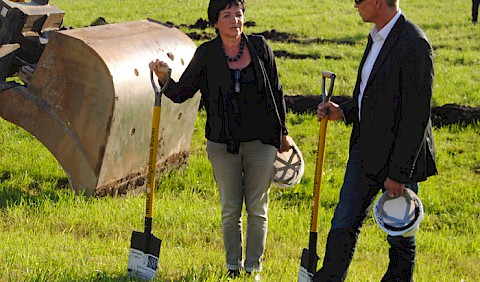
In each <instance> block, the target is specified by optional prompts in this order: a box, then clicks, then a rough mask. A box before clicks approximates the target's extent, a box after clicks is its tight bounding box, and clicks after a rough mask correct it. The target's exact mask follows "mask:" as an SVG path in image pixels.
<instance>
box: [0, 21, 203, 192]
mask: <svg viewBox="0 0 480 282" xmlns="http://www.w3.org/2000/svg"><path fill="white" fill-rule="evenodd" d="M195 48H196V45H195V44H194V42H193V41H192V40H191V39H190V38H189V37H188V36H186V35H185V34H184V33H182V32H181V31H180V30H178V29H176V28H174V27H170V26H168V25H164V24H161V23H158V22H155V21H152V20H141V21H134V22H126V23H119V24H108V25H102V26H94V27H86V28H79V29H70V30H64V31H57V32H54V33H53V34H52V36H51V38H50V39H49V42H48V44H47V45H46V47H45V50H44V51H43V53H42V55H41V57H40V60H39V62H38V64H37V66H36V68H35V71H34V73H33V77H31V80H30V82H29V84H28V86H26V87H25V86H16V87H13V88H10V89H7V90H5V91H3V92H1V93H0V116H1V117H3V118H4V119H6V120H8V121H10V122H12V123H14V124H17V125H19V126H21V127H23V128H24V129H25V130H27V131H28V132H30V133H31V134H32V135H34V136H35V137H36V138H37V139H38V140H39V141H40V142H42V143H43V144H44V145H45V146H46V147H47V148H48V150H50V152H52V154H53V155H54V156H55V158H56V159H57V160H58V162H59V163H60V165H61V166H62V167H63V169H64V170H65V172H66V174H67V175H68V178H69V181H70V185H71V186H72V188H73V189H74V190H75V191H77V192H80V191H84V192H85V194H87V195H116V194H125V193H127V191H130V190H137V189H138V188H141V187H144V184H145V181H144V179H145V175H146V173H147V165H148V151H149V150H148V148H149V142H150V140H149V139H150V135H151V134H150V130H151V128H152V126H151V117H152V111H153V109H152V105H153V103H154V99H155V97H154V95H153V94H152V88H151V83H150V77H149V68H148V63H149V62H150V61H151V60H153V59H156V58H159V59H161V60H164V61H167V62H168V63H169V66H170V67H171V68H172V70H173V72H172V78H173V79H175V80H178V78H179V77H180V75H181V74H182V73H183V71H184V69H185V68H186V66H187V64H188V63H189V62H190V60H191V58H192V56H193V54H194V52H195ZM199 102H200V96H199V95H196V96H195V97H194V98H193V99H190V100H188V101H187V102H185V103H182V104H174V103H173V102H171V101H170V100H169V99H168V98H165V97H164V98H163V100H162V105H163V106H162V120H161V124H160V134H159V146H158V157H157V160H158V161H157V170H160V169H165V168H169V167H168V166H169V165H172V166H174V167H175V166H178V165H182V164H184V163H186V161H187V160H188V156H189V151H190V144H191V139H192V134H193V127H194V124H195V119H196V115H197V110H198V106H199Z"/></svg>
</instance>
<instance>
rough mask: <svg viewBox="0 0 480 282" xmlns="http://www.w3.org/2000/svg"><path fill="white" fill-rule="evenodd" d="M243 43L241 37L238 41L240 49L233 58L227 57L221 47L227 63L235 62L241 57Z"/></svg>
mask: <svg viewBox="0 0 480 282" xmlns="http://www.w3.org/2000/svg"><path fill="white" fill-rule="evenodd" d="M244 45H245V43H244V42H243V37H242V39H241V40H240V48H239V49H238V53H237V55H236V56H235V57H233V58H232V57H229V56H228V55H227V52H225V47H224V46H223V45H222V49H223V54H224V55H225V58H226V59H227V60H228V61H229V62H236V61H238V60H239V59H240V57H242V55H243V47H244Z"/></svg>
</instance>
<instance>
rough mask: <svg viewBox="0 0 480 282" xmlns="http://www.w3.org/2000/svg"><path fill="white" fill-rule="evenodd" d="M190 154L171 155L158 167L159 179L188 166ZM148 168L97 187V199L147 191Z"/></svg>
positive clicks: (157, 175)
mask: <svg viewBox="0 0 480 282" xmlns="http://www.w3.org/2000/svg"><path fill="white" fill-rule="evenodd" d="M189 155H190V152H189V151H183V152H180V153H176V154H172V155H170V156H169V157H168V158H167V159H166V160H165V161H164V162H162V163H159V164H158V165H157V171H156V172H157V174H156V177H157V179H159V178H162V176H164V175H166V174H167V173H169V172H170V171H172V170H174V169H178V168H180V167H184V166H186V165H187V164H188V158H189ZM146 176H147V167H145V168H144V170H143V172H141V173H132V174H129V175H127V176H126V177H124V178H122V179H120V180H117V181H115V182H112V183H110V184H107V185H104V186H100V187H97V188H96V190H95V194H94V196H95V197H106V196H124V195H127V193H132V194H139V193H141V192H143V191H144V190H145V187H146V180H145V178H146Z"/></svg>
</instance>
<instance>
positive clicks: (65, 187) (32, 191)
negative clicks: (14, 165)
mask: <svg viewBox="0 0 480 282" xmlns="http://www.w3.org/2000/svg"><path fill="white" fill-rule="evenodd" d="M33 179H34V180H32V181H30V182H29V183H27V185H25V183H22V184H20V183H19V182H18V181H11V180H12V174H11V172H10V171H0V209H4V208H5V207H8V206H16V205H20V204H27V205H34V204H37V203H40V202H42V201H45V200H49V201H53V202H58V201H59V200H60V199H61V198H62V197H63V198H64V196H62V194H64V192H65V191H71V193H74V192H73V190H71V188H70V186H69V183H68V179H67V178H66V177H60V178H55V179H52V178H49V179H42V178H41V177H39V176H36V177H34V178H33ZM45 187H48V188H45Z"/></svg>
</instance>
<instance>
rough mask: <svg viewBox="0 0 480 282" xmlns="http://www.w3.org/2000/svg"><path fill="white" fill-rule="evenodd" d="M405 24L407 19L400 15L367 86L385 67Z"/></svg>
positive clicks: (379, 55)
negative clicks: (382, 67) (383, 66)
mask: <svg viewBox="0 0 480 282" xmlns="http://www.w3.org/2000/svg"><path fill="white" fill-rule="evenodd" d="M404 23H405V17H404V16H403V15H400V17H399V18H398V20H397V22H396V23H395V25H394V26H393V28H392V30H391V31H390V33H389V34H388V36H387V39H386V40H385V43H383V46H382V50H380V53H379V54H378V57H377V60H376V61H375V64H374V65H373V69H372V72H371V73H370V77H369V78H368V82H367V84H368V83H370V81H372V79H373V78H374V77H375V74H376V73H377V72H378V70H379V69H380V68H381V66H382V65H383V62H384V61H385V59H386V58H387V56H388V54H389V53H390V51H391V50H392V47H393V46H395V44H396V42H397V40H398V37H399V36H400V32H401V31H402V28H403V24H404Z"/></svg>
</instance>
